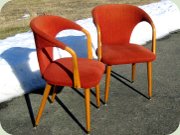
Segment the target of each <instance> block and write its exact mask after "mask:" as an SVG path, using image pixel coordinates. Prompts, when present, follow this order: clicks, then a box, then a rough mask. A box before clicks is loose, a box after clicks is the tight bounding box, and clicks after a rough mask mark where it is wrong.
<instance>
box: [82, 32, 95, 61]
mask: <svg viewBox="0 0 180 135" xmlns="http://www.w3.org/2000/svg"><path fill="white" fill-rule="evenodd" d="M82 32H84V33H85V35H86V37H87V53H88V58H89V59H92V58H93V55H92V46H91V44H92V43H91V35H90V34H89V32H88V31H87V30H85V29H82Z"/></svg>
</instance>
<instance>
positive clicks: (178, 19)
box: [0, 0, 180, 103]
mask: <svg viewBox="0 0 180 135" xmlns="http://www.w3.org/2000/svg"><path fill="white" fill-rule="evenodd" d="M140 8H142V9H143V10H145V11H146V12H147V13H148V14H149V15H150V16H151V18H152V19H153V21H154V23H155V26H156V30H157V38H158V39H159V38H162V37H164V36H166V35H168V34H169V33H171V32H174V31H176V30H179V29H180V11H179V10H178V8H177V6H176V5H175V4H174V3H172V2H171V1H170V0H161V1H160V2H157V3H152V4H149V5H144V6H140ZM76 23H78V24H80V25H81V26H82V27H84V28H85V29H87V30H88V31H89V32H90V34H91V37H92V44H93V56H94V58H96V56H95V49H96V48H97V33H96V28H95V26H94V24H93V22H92V18H88V19H83V20H79V21H76ZM142 33H143V34H142ZM57 38H58V39H61V40H62V41H63V42H65V43H67V44H69V45H70V46H71V47H72V48H73V49H75V50H76V51H77V53H78V56H82V57H83V56H85V55H86V52H85V51H84V50H85V46H83V43H85V42H86V38H85V36H84V35H83V34H82V33H80V32H77V31H72V30H70V31H64V32H63V33H60V34H58V36H57ZM150 40H151V27H150V26H149V25H148V24H147V23H144V22H143V23H140V24H139V25H137V26H136V27H135V29H134V30H133V33H132V37H131V42H133V43H138V44H141V45H143V44H145V43H146V42H148V41H150ZM72 45H74V46H75V47H74V46H72ZM54 51H55V55H54V58H55V59H56V58H58V57H59V56H60V57H67V56H69V54H67V53H65V52H63V51H62V50H59V49H56V48H55V49H54ZM0 82H1V83H0V103H1V102H4V101H7V100H10V99H12V98H14V97H17V96H20V95H23V94H25V93H28V92H30V91H32V90H38V88H40V87H44V84H45V82H44V81H43V79H41V75H40V72H39V66H38V62H37V57H36V50H35V43H34V39H33V34H32V32H31V31H29V32H26V33H21V34H17V35H15V36H13V37H8V38H6V39H4V40H0Z"/></svg>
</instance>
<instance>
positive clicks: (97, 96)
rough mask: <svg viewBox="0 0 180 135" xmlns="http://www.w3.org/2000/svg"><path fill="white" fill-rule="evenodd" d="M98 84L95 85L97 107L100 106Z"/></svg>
mask: <svg viewBox="0 0 180 135" xmlns="http://www.w3.org/2000/svg"><path fill="white" fill-rule="evenodd" d="M99 87H100V86H99V84H98V85H97V86H96V104H97V107H98V108H99V107H100V104H101V103H100V88H99Z"/></svg>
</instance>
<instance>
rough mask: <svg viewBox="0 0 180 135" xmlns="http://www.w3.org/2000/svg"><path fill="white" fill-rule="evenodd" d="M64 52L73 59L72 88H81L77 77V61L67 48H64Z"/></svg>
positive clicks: (72, 52)
mask: <svg viewBox="0 0 180 135" xmlns="http://www.w3.org/2000/svg"><path fill="white" fill-rule="evenodd" d="M65 50H66V51H67V52H69V53H70V54H71V55H72V59H73V79H74V87H75V88H81V82H80V77H79V70H78V61H77V55H76V53H75V52H74V51H73V50H72V49H71V48H69V47H66V48H65Z"/></svg>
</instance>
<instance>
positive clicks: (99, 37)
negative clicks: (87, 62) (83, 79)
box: [96, 25, 102, 61]
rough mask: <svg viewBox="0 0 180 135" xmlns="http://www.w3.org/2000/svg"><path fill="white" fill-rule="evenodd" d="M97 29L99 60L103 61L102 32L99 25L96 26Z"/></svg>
mask: <svg viewBox="0 0 180 135" xmlns="http://www.w3.org/2000/svg"><path fill="white" fill-rule="evenodd" d="M96 27H97V34H98V52H97V53H98V60H99V61H101V58H102V48H101V46H102V43H101V32H100V27H99V25H97V26H96Z"/></svg>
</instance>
